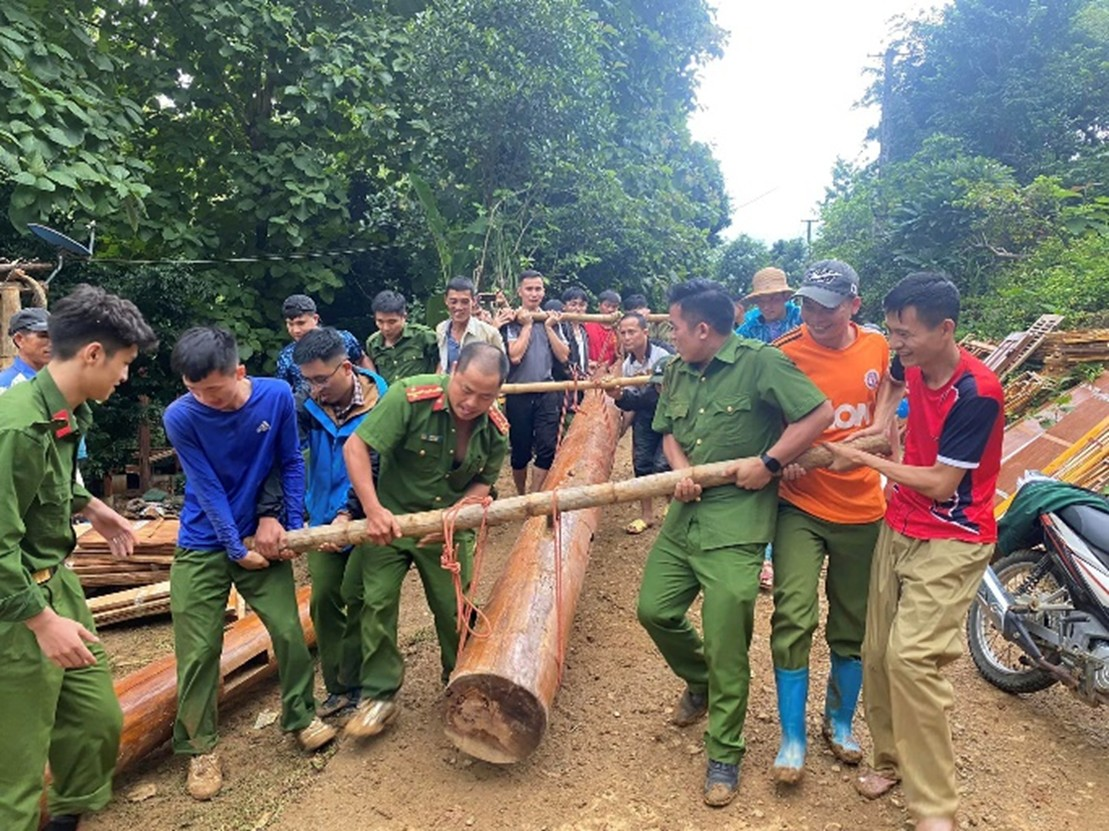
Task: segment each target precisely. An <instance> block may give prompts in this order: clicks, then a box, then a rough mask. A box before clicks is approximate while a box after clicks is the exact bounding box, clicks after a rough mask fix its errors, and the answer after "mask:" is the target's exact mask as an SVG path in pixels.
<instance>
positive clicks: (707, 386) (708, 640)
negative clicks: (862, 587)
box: [637, 280, 832, 806]
mask: <svg viewBox="0 0 1109 831" xmlns="http://www.w3.org/2000/svg"><path fill="white" fill-rule="evenodd" d="M669 301H670V322H671V324H672V325H673V330H674V334H673V337H674V346H675V347H676V348H677V351H678V356H679V357H678V358H677V359H675V360H672V361H671V362H670V363H669V364H668V365H667V366H666V370H665V372H664V374H663V388H662V395H661V397H660V398H659V403H658V407H657V409H656V412H655V418H654V422H653V424H652V426H653V428H654V429H655V430H656V431H657V432H659V433H662V434H663V452H664V453H665V454H666V458H667V460H668V461H669V462H670V466H671V467H672V468H673V469H674V470H681V469H684V468H688V467H690V466H691V465H699V464H705V463H707V462H714V461H722V460H727V459H733V458H737V457H740V459H741V460H740V461H739V462H738V463H737V464H736V467H735V487H729V486H722V487H718V488H709V489H707V490H704V491H703V492H702V488H701V486H700V485H697V484H696V483H695V482H694V481H693V480H692V479H689V478H686V479H683V480H682V481H680V482H679V483H678V485H677V486H676V487H675V489H674V499H675V502H674V504H672V505H671V506H670V510H669V511H668V512H667V515H666V519H665V520H664V522H663V525H662V529H661V530H660V532H659V536H658V538H657V539H656V540H655V544H654V546H653V547H652V549H651V552H650V554H649V555H648V557H647V564H646V567H645V569H644V574H643V582H642V585H641V587H640V592H639V603H638V610H637V612H638V616H639V621H640V623H641V624H642V625H643V627H644V628H645V629H646V630H647V632H648V634H649V635H650V636H651V638H652V639H653V640H654V642H655V644H656V646H658V648H659V651H660V652H661V653H662V655H663V657H664V658H665V659H666V662H667V663H668V664H669V665H670V668H671V669H672V670H673V671H674V672H675V673H676V674H677V675H678V677H680V678H681V679H682V680H683V681H685V683H686V685H687V689H686V691H685V693H684V694H683V695H682V696H681V699H680V700H679V702H678V705H677V708H676V710H675V712H674V715H673V719H672V720H673V722H674V723H675V724H677V725H680V726H685V725H689V724H693V723H695V722H696V721H698V720H699V719H700V718H701V717H702V716H703V715H705V713H706V712H708V716H709V724H708V730H707V731H706V733H705V749H706V751H707V753H708V767H707V771H706V776H705V784H704V801H705V803H706V804H708V805H711V806H723V805H727V804H728V803H729V802H731V801H732V799H733V798H734V797H735V794H736V791H737V789H738V787H739V763H740V761H741V759H742V758H743V753H744V748H745V745H744V741H743V722H744V718H745V716H746V712H747V692H748V685H749V682H750V665H749V662H748V657H747V649H748V646H749V644H750V641H751V634H752V630H753V627H754V609H755V601H756V598H757V596H758V591H759V587H758V579H759V568H760V566H761V564H762V560H763V552H764V550H765V549H766V545H767V543H769V542H770V539H771V537H772V536H773V533H774V520H775V517H776V513H777V495H778V494H777V492H778V489H777V487H776V485H775V484H774V475H775V474H776V473H778V472H779V471H780V470H781V467H782V465H784V464H788V463H789V462H791V461H793V459H794V458H795V457H797V456H798V455H799V454H800V453H801V452H802V451H803V450H805V448H807V447H808V446H809V445H810V444H812V442H813V441H814V440H815V439H816V438H817V436H819V435H820V434H821V433H822V432H823V431H824V429H825V428H826V427H827V426H828V425H829V424H831V423H832V406H831V404H829V403H828V401H827V399H826V398H825V397H824V395H823V393H821V392H820V390H818V389H817V388H816V386H814V385H813V383H812V382H811V381H810V380H809V379H808V378H806V377H805V376H804V375H803V374H802V373H801V372H800V371H799V370H798V369H797V368H796V367H795V366H794V365H793V363H792V362H791V361H790V360H789V359H788V358H786V357H785V356H784V355H783V354H782V353H781V352H780V351H778V350H777V349H774V348H773V347H771V346H767V345H764V344H760V343H756V342H754V341H750V340H746V339H743V338H739V337H737V336H736V335H735V334H734V333H733V331H732V327H733V326H734V320H733V314H732V303H731V300H730V299H729V298H728V295H727V294H726V293H725V292H724V290H723V288H722V287H721V286H720V285H718V284H717V283H714V282H712V281H709V280H691V281H690V282H688V283H683V284H680V285H677V286H674V287H673V288H672V289H671V290H670V296H669ZM783 424H785V425H786V426H785V428H784V429H783V427H782V425H783ZM698 592H702V593H703V594H704V606H703V610H702V621H703V628H704V639H703V640H702V638H701V637H700V636H698V634H697V632H696V631H695V630H694V628H693V626H692V625H691V624H690V622H689V619H688V617H687V616H686V611H687V610H688V609H689V606H690V604H691V603H692V602H693V600H694V598H696V596H697V594H698Z"/></svg>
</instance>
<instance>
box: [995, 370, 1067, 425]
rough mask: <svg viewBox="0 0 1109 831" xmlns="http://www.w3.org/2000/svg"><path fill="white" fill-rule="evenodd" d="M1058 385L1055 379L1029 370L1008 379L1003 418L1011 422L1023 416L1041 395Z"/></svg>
mask: <svg viewBox="0 0 1109 831" xmlns="http://www.w3.org/2000/svg"><path fill="white" fill-rule="evenodd" d="M1058 383H1059V381H1058V379H1057V378H1051V377H1049V376H1047V375H1040V374H1039V373H1038V372H1032V371H1031V370H1029V371H1028V372H1022V373H1020V374H1019V375H1016V376H1014V377H1013V378H1011V379H1009V380H1008V381H1007V382H1006V383H1005V418H1006V419H1009V420H1011V419H1013V418H1016V417H1018V416H1022V415H1024V413H1025V411H1026V410H1027V409H1028V407H1029V406H1030V405H1031V404H1032V403H1033V402H1034V401H1036V399H1037V398H1039V396H1040V394H1041V393H1043V392H1046V391H1048V390H1051V389H1054V388H1055V386H1056V385H1057V384H1058Z"/></svg>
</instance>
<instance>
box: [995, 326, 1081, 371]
mask: <svg viewBox="0 0 1109 831" xmlns="http://www.w3.org/2000/svg"><path fill="white" fill-rule="evenodd" d="M1062 322H1063V316H1062V315H1040V316H1039V318H1037V320H1036V322H1035V323H1033V324H1032V325H1031V326H1030V327H1029V328H1028V329H1026V330H1025V331H1023V332H1011V333H1010V334H1009V335H1008V337H1006V338H1005V340H1003V341H1002V342H1001V343H999V344H998V345H997V348H996V349H994V350H993V352H991V353H990V354H989V355H987V356H986V357H985V358H983V359H982V362H983V363H984V364H985V365H986V366H988V367H989V368H990V369H992V370H993V371H994V372H995V373H996V374H997V377H998V378H1004V377H1005V376H1006V375H1008V374H1009V373H1010V372H1013V371H1015V370H1017V369H1019V368H1020V366H1021V365H1022V364H1023V363H1024V362H1025V361H1027V360H1028V358H1029V357H1031V355H1032V353H1033V352H1035V351H1036V349H1038V348H1039V346H1040V344H1042V343H1043V342H1044V340H1045V339H1046V338H1047V336H1048V335H1049V334H1050V333H1051V332H1054V331H1055V330H1056V329H1057V328H1058V327H1059V324H1060V323H1062Z"/></svg>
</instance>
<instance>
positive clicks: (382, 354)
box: [366, 289, 439, 384]
mask: <svg viewBox="0 0 1109 831" xmlns="http://www.w3.org/2000/svg"><path fill="white" fill-rule="evenodd" d="M372 308H373V313H374V323H375V324H376V325H377V331H376V332H374V333H373V334H372V335H370V336H369V337H368V338H367V339H366V354H367V355H369V356H370V361H371V362H372V364H373V365H372V366H371V367H370V369H372V370H373V371H374V372H376V373H377V374H378V375H380V376H381V377H382V378H384V379H385V381H386V382H387V383H389V384H394V383H396V382H397V381H398V380H400V379H401V378H408V377H410V376H412V375H424V374H426V373H428V372H435V369H436V367H438V366H439V344H438V342H437V341H436V339H435V331H434V330H433V329H430V328H428V327H427V326H424V325H422V324H420V323H410V322H409V320H408V301H407V300H405V299H404V295H403V294H400V293H399V292H395V291H390V290H389V289H386V290H385V291H379V292H378V293H377V294H376V295H374V299H373V304H372Z"/></svg>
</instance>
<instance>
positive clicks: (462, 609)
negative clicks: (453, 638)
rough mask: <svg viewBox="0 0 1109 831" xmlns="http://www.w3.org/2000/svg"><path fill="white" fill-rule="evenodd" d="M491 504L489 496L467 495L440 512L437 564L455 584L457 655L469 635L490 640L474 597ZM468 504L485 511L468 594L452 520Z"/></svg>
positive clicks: (487, 532) (477, 541)
mask: <svg viewBox="0 0 1109 831" xmlns="http://www.w3.org/2000/svg"><path fill="white" fill-rule="evenodd" d="M491 504H493V498H492V497H491V496H467V497H466V498H464V499H460V500H459V501H458V502H456V503H454V504H453V505H452V506H451V507H449V508H447V509H446V510H445V511H443V553H442V555H441V556H440V558H439V565H441V566H442V567H443V568H444V569H446V570H447V571H449V572H450V573H451V580H452V581H453V583H454V599H455V615H456V616H457V623H456V625H457V627H458V651H459V652H461V651H462V647H464V646H465V645H466V641H467V639H468V638H469V636H470V635H473V636H474V637H475V638H478V639H481V638H487V637H489V630H490V627H489V619H488V618H487V617H486V616H485V613H484V612H482V611H481V609H479V608H478V605H477V604H476V603H475V602H474V600H473V598H474V596H475V595H476V594H477V585H478V578H479V577H480V576H481V563H482V560H483V559H484V557H485V543H486V540H487V539H488V537H489V524H488V522H487V518H488V514H489V506H490V505H491ZM467 505H481V506H482V507H483V508H484V509H485V511H484V513H483V514H482V517H481V525H480V526H478V529H477V537H476V539H475V541H474V569H473V574H472V575H471V576H470V590H469V592H468V593H467V591H466V588H465V587H464V586H463V585H462V564H461V563H460V562H459V561H458V545H457V544H456V543H455V541H454V531H455V527H454V526H455V520H456V519H457V517H458V512H459V511H461V510H462V508H464V507H466V506H467Z"/></svg>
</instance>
